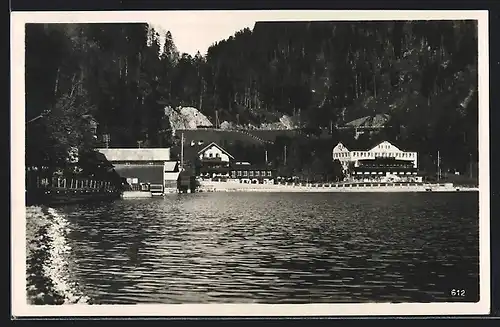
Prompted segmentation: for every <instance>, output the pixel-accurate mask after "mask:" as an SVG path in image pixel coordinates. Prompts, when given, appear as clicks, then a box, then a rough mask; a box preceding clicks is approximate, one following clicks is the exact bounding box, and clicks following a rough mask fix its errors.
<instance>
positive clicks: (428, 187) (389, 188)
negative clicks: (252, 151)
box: [197, 181, 479, 193]
mask: <svg viewBox="0 0 500 327" xmlns="http://www.w3.org/2000/svg"><path fill="white" fill-rule="evenodd" d="M477 191H479V188H478V187H466V186H457V185H454V184H453V183H390V182H385V183H383V182H380V183H379V182H342V183H314V184H313V183H283V184H247V183H238V182H233V181H226V182H213V181H203V182H202V183H200V186H199V188H198V189H197V192H323V193H327V192H477Z"/></svg>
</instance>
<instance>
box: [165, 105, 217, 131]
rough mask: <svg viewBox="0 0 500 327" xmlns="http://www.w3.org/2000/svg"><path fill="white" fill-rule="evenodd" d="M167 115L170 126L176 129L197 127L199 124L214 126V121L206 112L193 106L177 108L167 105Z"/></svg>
mask: <svg viewBox="0 0 500 327" xmlns="http://www.w3.org/2000/svg"><path fill="white" fill-rule="evenodd" d="M165 115H166V116H167V117H168V119H169V121H170V127H171V129H172V130H174V131H175V130H177V129H196V128H198V126H204V127H212V126H213V125H212V122H211V121H210V120H209V119H208V118H207V117H206V116H205V115H204V114H202V113H201V112H200V111H199V110H198V109H196V108H193V107H181V108H177V109H174V108H172V107H166V108H165Z"/></svg>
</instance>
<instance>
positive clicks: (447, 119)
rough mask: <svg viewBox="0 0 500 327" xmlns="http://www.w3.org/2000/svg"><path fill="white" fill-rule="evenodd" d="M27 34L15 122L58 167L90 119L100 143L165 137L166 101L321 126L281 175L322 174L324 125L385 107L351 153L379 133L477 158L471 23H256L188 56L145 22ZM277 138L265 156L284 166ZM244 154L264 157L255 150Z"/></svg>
mask: <svg viewBox="0 0 500 327" xmlns="http://www.w3.org/2000/svg"><path fill="white" fill-rule="evenodd" d="M26 32H27V33H26V54H27V55H26V119H27V121H30V120H32V119H33V118H34V117H38V116H39V115H40V114H42V115H43V118H40V119H36V120H35V121H33V122H29V123H27V149H28V151H27V160H28V162H29V163H31V164H34V165H36V164H38V165H39V164H40V163H46V164H47V163H49V164H53V165H58V166H61V165H65V163H66V162H67V160H66V159H67V158H66V154H67V153H68V150H69V149H71V148H72V147H77V148H79V149H80V150H81V151H84V150H85V149H91V148H92V147H93V146H94V143H95V140H94V138H92V137H91V134H92V133H89V131H90V127H89V124H88V123H87V122H88V120H89V119H91V118H93V119H95V120H96V121H97V123H98V135H102V134H109V135H110V145H111V146H123V147H130V146H137V145H140V146H152V147H155V146H166V145H170V144H171V142H172V140H170V138H169V135H170V131H169V130H168V128H169V122H168V120H167V119H166V118H165V117H164V107H165V106H166V105H170V106H173V107H176V106H181V105H182V106H194V107H196V108H198V109H199V110H201V112H202V113H204V114H205V115H207V116H208V117H209V118H210V119H211V120H212V121H213V122H215V117H216V115H217V116H218V118H219V120H220V121H221V122H222V121H224V120H227V121H230V122H234V123H237V124H240V125H244V124H249V123H252V124H259V123H262V122H272V121H275V120H276V119H277V118H278V117H280V116H281V115H282V114H287V115H290V116H292V117H293V118H294V119H295V121H296V122H297V123H298V124H299V125H301V126H304V127H309V128H311V127H314V128H317V127H326V128H329V129H331V128H332V126H333V127H334V128H333V129H334V131H333V133H332V135H330V137H329V138H328V139H327V141H324V140H322V139H321V138H318V137H306V136H300V137H298V138H296V139H293V140H290V144H289V145H288V153H287V156H290V158H287V162H286V166H289V167H290V168H282V169H289V170H291V171H289V172H290V173H299V172H304V171H309V170H311V169H310V167H317V168H318V167H322V168H321V169H319V168H318V169H313V170H315V171H316V170H317V171H329V170H332V169H333V170H335V169H334V168H335V167H333V168H332V167H329V166H328V165H330V164H331V149H332V147H333V145H334V144H335V143H336V142H338V141H339V140H342V141H345V136H341V134H339V132H338V131H335V126H337V125H342V124H343V123H344V122H346V121H349V120H352V119H356V118H359V117H363V116H366V115H372V114H376V113H388V114H389V115H390V117H391V119H390V122H389V124H388V126H387V127H386V128H385V129H384V130H382V131H381V132H380V133H378V134H377V133H375V134H373V135H371V136H369V135H368V134H367V135H363V136H362V137H361V139H359V140H358V141H357V142H358V146H356V148H363V147H364V146H363V145H362V144H371V143H372V142H374V141H376V140H378V139H380V140H382V139H387V140H389V141H392V142H396V143H397V145H399V146H402V147H403V148H405V149H409V150H413V151H418V152H419V154H420V155H421V156H422V158H423V162H426V161H429V165H430V166H432V165H433V164H434V162H435V156H436V152H437V151H438V150H439V151H440V154H441V160H442V164H443V166H445V167H449V168H455V169H461V170H466V167H467V166H468V164H469V162H470V160H476V161H477V156H478V153H477V149H478V139H477V135H478V95H477V83H478V82H477V26H476V23H475V22H473V21H411V22H363V23H360V22H296V23H289V22H286V23H285V22H281V23H279V22H265V23H257V24H256V25H255V27H254V29H253V30H250V29H244V30H242V31H239V32H237V33H236V34H235V35H234V36H232V37H230V38H229V39H227V40H222V41H220V42H218V43H216V44H214V45H213V46H212V47H210V48H209V49H208V52H207V54H206V56H202V55H201V54H199V53H198V54H197V55H196V56H194V57H192V56H190V55H188V54H180V53H179V52H178V51H177V49H176V47H175V44H174V41H173V39H174V37H175V36H172V35H171V34H170V32H167V33H166V35H162V39H164V40H165V41H164V42H163V44H162V42H160V35H159V34H158V32H157V31H155V30H154V29H153V28H151V26H148V25H147V24H28V25H27V27H26ZM44 112H45V113H44ZM89 117H90V118H89ZM174 141H175V140H174ZM280 142H281V143H282V142H283V140H281V141H280V140H276V142H275V146H274V147H270V148H269V149H268V158H269V161H271V162H274V163H275V164H276V165H279V166H284V164H285V160H284V158H283V150H284V147H283V144H281V143H280ZM237 146H240V147H244V145H234V147H237ZM228 150H229V151H235V152H241V153H242V155H243V156H244V155H245V153H246V154H247V156H248V154H249V153H252V152H251V151H249V149H244V150H238V149H228ZM254 151H256V152H255V156H252V158H264V154H263V153H264V151H265V150H264V147H261V148H255V149H254ZM258 154H260V155H258ZM323 157H324V158H323ZM241 160H244V159H243V158H242V159H241ZM254 160H259V159H254ZM317 160H320V161H321V162H322V163H321V164H320V163H318V162H316V161H317ZM327 166H328V167H327ZM315 174H316V173H315ZM318 174H319V173H318ZM325 174H326V173H325ZM313 175H314V174H313ZM318 178H319V177H318ZM325 178H326V177H325Z"/></svg>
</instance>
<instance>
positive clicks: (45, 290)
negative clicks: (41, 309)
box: [26, 206, 90, 305]
mask: <svg viewBox="0 0 500 327" xmlns="http://www.w3.org/2000/svg"><path fill="white" fill-rule="evenodd" d="M67 232H68V227H67V221H66V219H65V217H64V216H62V215H60V214H58V213H57V211H56V210H54V209H53V208H47V207H44V206H30V207H27V208H26V291H27V302H28V303H29V304H34V305H39V304H49V305H54V304H77V303H81V304H90V298H88V297H87V296H85V295H84V294H83V293H82V292H81V291H80V290H79V286H78V283H76V282H75V281H72V280H71V277H70V275H69V269H68V267H67V265H68V263H67V260H66V259H67V254H68V252H69V250H71V248H70V247H69V246H68V244H67V243H66V238H65V235H66V233H67Z"/></svg>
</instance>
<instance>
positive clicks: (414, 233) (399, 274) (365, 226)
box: [58, 193, 479, 304]
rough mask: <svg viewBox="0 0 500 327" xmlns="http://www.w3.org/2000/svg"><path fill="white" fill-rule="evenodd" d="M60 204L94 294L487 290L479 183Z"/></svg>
mask: <svg viewBox="0 0 500 327" xmlns="http://www.w3.org/2000/svg"><path fill="white" fill-rule="evenodd" d="M58 211H59V212H60V213H61V214H64V215H65V216H66V218H67V219H68V221H69V225H68V226H69V234H68V235H67V238H68V240H67V241H68V243H69V244H70V247H71V255H70V260H71V262H70V264H69V266H70V267H71V274H72V275H73V277H74V278H75V279H76V280H78V282H79V285H81V286H82V287H83V289H84V292H85V293H86V294H87V295H88V296H90V298H92V300H93V302H94V303H102V304H110V303H112V304H125V303H148V302H149V303H194V302H197V303H201V302H204V303H207V302H240V303H248V302H261V303H307V302H361V301H362V302H366V301H384V302H387V301H392V302H397V301H402V302H407V301H412V302H433V301H457V300H458V301H460V300H462V301H477V300H478V270H479V268H478V240H479V232H478V194H477V193H449V194H446V193H442V194H426V193H415V194H413V193H400V194H394V193H392V194H387V193H378V194H363V193H359V194H353V193H351V194H343V193H337V194H334V193H330V194H328V193H318V194H311V193H307V194H299V193H294V194H283V193H276V194H272V193H197V194H183V195H177V194H175V195H171V196H167V197H165V198H159V199H143V200H120V201H116V202H114V203H99V204H90V205H73V206H67V207H63V208H59V209H58ZM453 288H460V289H466V296H465V297H464V298H452V297H450V295H449V294H450V291H451V289H453Z"/></svg>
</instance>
